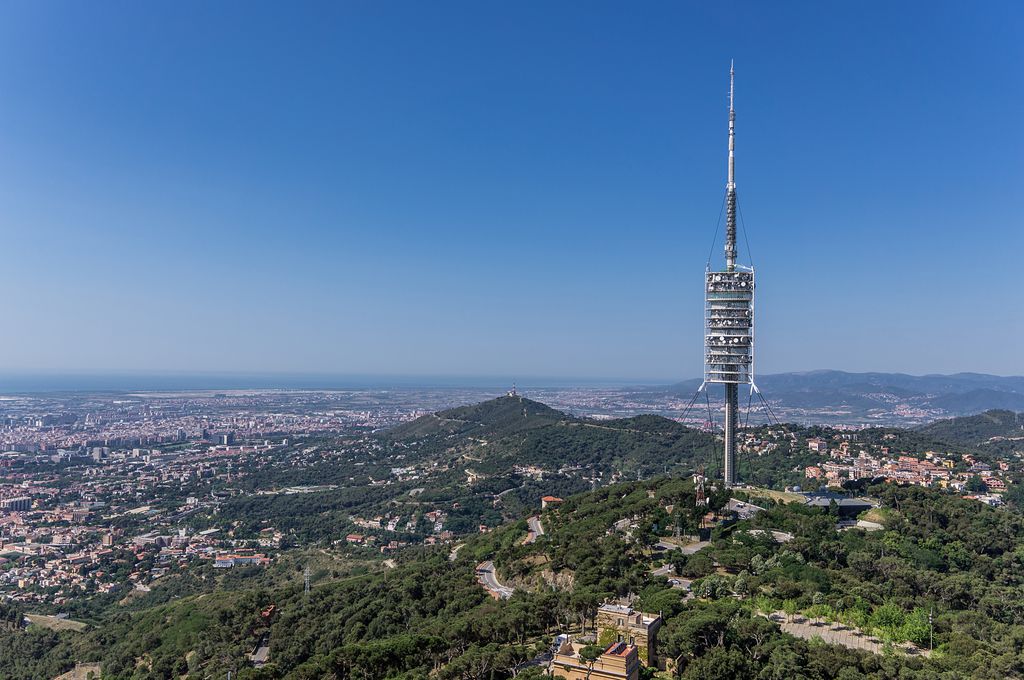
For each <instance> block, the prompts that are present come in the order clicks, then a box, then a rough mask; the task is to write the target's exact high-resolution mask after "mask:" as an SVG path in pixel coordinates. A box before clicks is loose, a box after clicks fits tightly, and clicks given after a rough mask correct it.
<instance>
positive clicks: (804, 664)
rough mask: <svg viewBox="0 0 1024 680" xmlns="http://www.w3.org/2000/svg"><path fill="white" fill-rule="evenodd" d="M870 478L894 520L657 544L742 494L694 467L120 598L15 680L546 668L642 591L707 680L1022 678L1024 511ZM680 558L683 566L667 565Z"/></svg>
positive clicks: (24, 635) (42, 640)
mask: <svg viewBox="0 0 1024 680" xmlns="http://www.w3.org/2000/svg"><path fill="white" fill-rule="evenodd" d="M869 493H870V494H872V495H873V496H875V497H876V498H877V499H878V501H879V502H880V504H881V506H882V508H881V510H880V511H875V518H876V519H879V520H880V521H882V522H884V524H885V528H884V530H882V531H877V532H864V531H862V530H852V531H836V528H835V518H834V517H833V516H831V515H830V514H829V513H828V512H827V511H822V510H812V509H809V508H805V507H802V506H795V505H775V504H773V503H772V502H771V501H769V500H767V499H758V498H754V499H749V500H752V501H755V502H757V503H758V504H760V505H762V506H763V507H766V508H767V510H766V511H765V512H763V513H760V514H758V515H755V516H754V517H753V518H752V519H750V520H746V521H740V522H736V523H726V525H723V526H722V527H720V528H719V529H716V530H715V532H714V535H713V538H712V541H711V543H710V545H709V546H708V547H706V548H704V549H703V550H700V551H699V552H697V553H696V554H692V555H684V554H682V553H681V552H679V551H677V550H669V551H665V550H663V549H662V548H661V547H659V546H658V545H657V543H658V542H659V541H664V540H681V541H683V542H685V539H673V538H672V537H673V536H675V535H676V534H677V533H681V534H682V535H683V536H685V534H686V533H687V532H688V531H691V530H693V529H695V528H696V526H697V523H698V522H699V521H700V515H701V514H703V512H704V510H705V509H712V510H713V509H715V508H717V507H721V506H722V505H723V504H724V502H725V500H726V498H727V495H726V494H725V493H724V492H720V491H715V490H712V491H711V495H710V499H709V500H710V506H709V508H705V509H697V508H696V507H695V506H694V503H693V500H694V490H693V485H692V482H691V481H690V480H689V479H671V478H661V479H657V480H652V481H649V482H633V483H627V484H619V485H613V486H608V487H604V488H601V489H598V490H596V491H594V492H589V493H585V494H582V495H579V496H574V497H572V498H570V499H567V500H566V502H565V503H564V504H563V505H562V506H561V507H560V508H557V509H549V510H548V511H546V512H544V513H543V514H542V515H541V521H542V522H543V523H544V524H545V525H546V527H547V531H546V533H545V534H544V535H543V536H541V537H539V538H538V540H537V541H535V542H534V543H531V544H523V542H522V539H523V537H524V535H525V528H526V527H525V523H524V522H514V523H510V524H507V525H505V526H504V527H502V528H501V529H499V530H497V531H495V532H493V533H490V534H483V535H477V536H475V537H473V538H471V539H470V540H468V541H467V542H466V544H465V545H464V546H463V547H462V549H461V550H460V551H459V553H458V556H457V557H450V556H449V554H448V552H449V550H448V548H440V547H439V548H435V549H414V550H409V551H407V552H406V553H404V554H403V555H402V556H401V558H399V559H398V560H397V562H396V564H395V565H394V568H392V569H381V570H376V571H370V572H365V571H363V572H362V573H360V571H359V570H355V571H353V570H348V571H344V572H339V573H335V574H332V573H330V572H319V573H318V575H317V577H316V579H315V582H314V585H313V588H312V591H311V592H310V593H309V594H305V593H304V592H303V590H302V587H301V582H300V581H299V580H298V579H297V578H293V579H292V580H290V581H288V580H283V581H274V580H264V581H263V582H262V583H263V585H260V586H257V587H253V588H245V587H238V583H237V582H235V583H234V585H233V586H232V587H230V588H229V589H224V588H221V587H217V586H216V585H214V584H211V585H212V589H208V590H205V591H203V592H197V593H195V594H185V595H184V596H182V597H180V598H178V599H172V600H171V601H169V602H166V603H164V604H154V605H151V606H143V607H131V606H129V607H123V606H122V607H114V608H112V609H111V610H110V611H109V612H108V613H107V614H106V615H105V616H103V617H101V618H100V619H99V620H97V621H96V625H95V626H94V627H93V628H91V629H90V630H88V631H86V632H84V633H59V634H58V633H51V632H48V631H43V632H17V633H5V634H4V635H3V640H2V641H0V645H2V646H0V650H3V651H4V653H5V654H7V655H8V659H9V660H10V661H9V663H7V664H4V665H3V666H0V678H5V679H6V678H10V679H12V680H13V679H14V678H18V679H19V680H23V679H24V678H46V677H52V673H54V672H55V671H56V670H59V669H60V668H61V667H63V666H64V665H66V664H68V663H70V662H71V660H76V661H99V662H102V663H103V667H104V677H109V678H124V679H127V678H138V679H143V678H169V677H179V678H184V677H188V678H204V677H213V678H215V677H226V674H227V672H228V671H233V673H234V677H237V678H239V679H240V680H243V679H246V678H248V679H250V680H252V679H257V678H258V679H260V680H271V679H278V678H307V679H312V678H338V679H340V678H351V679H354V678H394V679H399V678H402V679H405V680H411V679H413V678H424V679H425V678H438V679H447V678H453V679H454V678H459V679H464V680H471V679H472V680H500V679H504V678H510V677H512V676H513V675H516V677H519V678H535V677H538V673H539V669H538V668H537V667H535V666H532V667H531V666H528V665H526V664H527V662H528V661H529V660H530V659H533V658H535V657H536V655H537V653H538V651H539V650H540V649H542V648H544V647H545V646H546V645H547V643H548V641H549V640H550V639H551V636H552V635H554V634H555V633H558V632H572V631H573V630H576V631H577V633H578V632H579V630H580V629H581V628H586V629H592V627H593V622H592V618H593V616H594V613H595V609H596V607H597V606H598V605H599V604H600V603H601V602H604V601H607V600H609V599H615V598H623V597H630V596H633V597H635V598H636V599H635V600H634V605H635V606H637V607H639V608H642V609H645V610H648V611H660V612H662V613H663V615H664V617H665V621H666V623H665V626H664V628H663V629H662V632H661V634H660V635H659V640H658V648H657V649H658V653H659V655H664V656H666V657H669V658H671V659H673V660H674V662H675V670H674V671H673V672H672V673H671V674H670V675H673V676H676V677H680V678H686V679H687V680H696V679H698V678H700V679H703V680H709V679H710V680H715V679H721V680H726V679H730V680H745V679H749V680H760V679H763V678H808V679H815V680H818V679H820V680H854V679H857V678H876V679H892V680H896V679H897V678H899V679H901V680H905V679H908V678H914V679H916V678H920V679H922V680H923V679H931V678H947V679H950V680H952V679H953V678H991V679H993V680H995V679H996V678H1011V677H1019V676H1020V675H1021V673H1022V671H1024V654H1022V652H1021V651H1020V647H1019V644H1018V641H1019V640H1021V639H1024V608H1022V607H1020V606H1018V604H1017V603H1020V602H1022V601H1024V561H1022V555H1024V522H1022V521H1021V518H1020V517H1019V516H1018V515H1016V514H1013V513H1010V512H1008V511H1003V510H996V509H991V508H986V507H984V506H980V505H979V504H977V503H975V502H972V501H966V500H962V499H960V498H957V497H955V496H948V495H943V494H940V493H937V492H934V491H927V490H924V489H918V488H898V487H889V486H884V487H875V488H872V489H870V490H869ZM676 527H678V528H679V530H680V531H679V532H677V531H676ZM770 531H779V532H787V533H788V534H790V535H791V536H792V539H791V540H788V541H787V542H785V543H779V542H777V541H776V540H775V539H773V538H772V534H771V533H770ZM484 559H491V560H493V561H494V562H495V563H496V564H497V568H498V572H499V574H500V575H501V578H503V579H505V580H506V581H508V582H509V583H512V584H514V585H515V588H516V590H515V593H514V594H513V596H512V598H511V599H509V600H500V601H497V600H493V599H491V598H489V597H487V595H486V593H485V591H484V590H483V589H482V588H481V587H480V585H479V584H478V583H477V582H476V579H475V577H474V566H475V565H476V564H477V563H478V562H479V561H481V560H484ZM665 563H671V564H672V565H673V568H672V569H671V570H670V572H669V574H668V575H667V576H655V575H654V574H653V573H652V569H653V568H654V567H656V566H658V565H661V564H665ZM296 568H298V564H296ZM296 573H297V572H296ZM675 574H678V577H677V578H687V579H692V585H691V589H692V591H693V593H694V595H695V597H692V598H688V597H686V592H685V591H684V590H680V589H679V588H676V587H672V584H671V582H670V581H669V580H668V578H669V577H673V575H675ZM775 611H779V612H787V616H791V617H796V618H801V617H808V620H815V621H820V622H823V623H822V625H824V622H829V621H832V622H842V623H843V624H844V625H845V626H848V627H851V628H853V629H856V630H860V631H863V633H864V634H865V635H873V636H877V637H878V639H881V640H883V641H885V642H887V643H888V644H891V645H898V644H903V643H905V642H907V641H909V642H912V643H916V644H917V646H918V648H919V649H923V650H925V651H927V647H928V646H929V644H930V642H931V639H932V637H931V635H930V634H933V639H934V645H935V652H934V653H933V654H932V656H931V657H930V658H922V657H921V655H920V654H919V655H916V656H914V655H909V656H908V655H906V654H905V653H904V652H902V651H897V650H896V648H895V647H893V651H892V652H891V653H887V654H884V655H873V654H870V653H868V652H864V651H856V650H851V649H846V648H843V647H837V646H832V645H825V644H820V643H815V642H813V641H811V642H809V641H806V640H800V639H796V638H793V637H790V636H789V635H786V634H784V633H782V632H781V631H780V629H779V623H778V622H777V621H776V622H773V621H771V620H769V619H768V618H767V617H766V615H767V614H769V613H771V612H775ZM929 613H931V614H933V620H934V630H932V629H931V628H929V626H928V615H929ZM261 640H264V641H267V642H268V643H269V647H270V658H271V662H270V663H269V664H268V665H266V666H264V667H263V668H260V669H256V668H253V667H251V664H250V663H249V662H248V659H247V654H248V653H249V652H250V651H251V650H252V649H253V647H255V646H256V644H257V643H258V642H259V641H261Z"/></svg>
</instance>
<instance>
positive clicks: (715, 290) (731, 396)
mask: <svg viewBox="0 0 1024 680" xmlns="http://www.w3.org/2000/svg"><path fill="white" fill-rule="evenodd" d="M734 82H735V70H734V69H733V68H732V67H730V68H729V175H728V176H729V179H728V181H727V183H726V197H725V200H726V230H725V269H723V270H712V269H711V266H710V262H709V265H708V270H707V272H706V274H705V282H704V385H705V386H706V385H709V384H714V383H720V384H723V385H725V461H724V462H725V465H724V470H723V477H724V481H725V485H726V486H733V485H735V484H736V443H737V442H736V431H737V424H738V415H739V403H738V402H739V399H738V392H739V385H741V384H749V385H751V386H752V389H756V388H753V383H754V269H753V267H744V266H742V265H737V264H736V163H735V149H736V110H735V108H734V106H733V92H734V88H733V85H734Z"/></svg>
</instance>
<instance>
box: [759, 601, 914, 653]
mask: <svg viewBox="0 0 1024 680" xmlns="http://www.w3.org/2000/svg"><path fill="white" fill-rule="evenodd" d="M768 618H769V619H771V620H772V621H774V622H775V623H777V624H779V627H780V628H782V630H784V631H785V632H787V633H789V634H790V635H794V636H796V637H799V638H804V639H805V640H810V639H811V638H815V637H820V638H821V639H822V640H824V641H825V642H827V643H829V644H833V645H842V646H843V647H849V648H850V649H863V650H866V651H868V652H871V653H873V654H881V653H882V652H883V651H884V649H885V643H883V642H882V641H881V640H879V639H878V638H876V637H872V636H870V635H867V634H866V633H863V632H861V631H859V630H857V629H856V628H848V627H846V626H843V625H841V624H838V623H835V624H828V623H825V622H823V621H821V622H818V623H815V622H813V621H812V620H810V619H807V618H806V617H803V616H796V617H794V618H793V621H792V623H791V622H790V621H789V618H788V617H787V616H786V614H785V613H784V612H774V613H773V614H771V615H770V616H769V617H768ZM897 647H898V648H902V649H903V651H904V652H906V653H907V654H916V655H923V656H929V655H930V654H931V652H930V651H928V650H927V649H919V648H918V647H916V646H915V645H913V644H911V643H909V642H907V643H904V644H902V645H897Z"/></svg>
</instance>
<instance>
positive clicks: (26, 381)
mask: <svg viewBox="0 0 1024 680" xmlns="http://www.w3.org/2000/svg"><path fill="white" fill-rule="evenodd" d="M513 382H518V383H519V384H520V385H529V386H531V387H535V388H552V387H588V388H599V387H619V388H621V387H630V386H637V387H640V386H652V385H667V384H669V383H670V382H671V380H661V381H658V380H625V379H621V380H617V379H614V378H605V379H601V378H544V377H524V378H506V377H495V376H481V377H475V376H430V375H427V376H401V375H358V374H353V375H346V374H298V373H296V374H246V373H234V374H232V373H224V374H212V373H210V374H203V373H178V374H176V373H164V374H160V373H106V374H102V373H95V374H91V373H53V374H38V373H36V374H33V373H3V372H0V394H32V393H47V392H152V391H186V390H257V389H265V390H273V389H280V390H349V389H360V390H368V389H394V388H403V389H414V388H424V389H430V388H434V389H436V388H451V389H458V388H472V389H495V390H506V389H508V388H510V387H511V386H512V383H513Z"/></svg>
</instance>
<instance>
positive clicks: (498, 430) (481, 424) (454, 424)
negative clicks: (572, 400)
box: [389, 396, 575, 439]
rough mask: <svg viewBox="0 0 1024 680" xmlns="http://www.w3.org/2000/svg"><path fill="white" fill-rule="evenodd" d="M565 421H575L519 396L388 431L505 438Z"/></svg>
mask: <svg viewBox="0 0 1024 680" xmlns="http://www.w3.org/2000/svg"><path fill="white" fill-rule="evenodd" d="M564 420H575V418H573V417H572V416H569V415H567V414H565V413H562V412H561V411H556V410H555V409H553V408H551V407H550V406H547V405H545V404H542V403H540V402H539V401H533V400H532V399H527V398H525V397H520V396H504V397H498V398H497V399H491V400H489V401H485V402H481V403H479V404H471V405H469V406H460V407H458V408H452V409H447V410H445V411H438V412H437V413H431V414H429V415H425V416H421V417H419V418H417V419H416V420H413V421H411V422H409V423H405V424H403V425H399V426H398V427H396V428H394V429H393V430H391V431H390V432H389V436H390V437H391V438H394V439H416V438H423V437H430V436H438V435H441V436H447V435H476V436H481V435H484V434H486V435H488V436H491V437H494V436H499V437H503V436H508V435H510V434H513V433H516V432H523V431H525V430H531V429H534V428H538V427H545V426H547V425H552V424H554V423H558V422H560V421H564Z"/></svg>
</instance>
